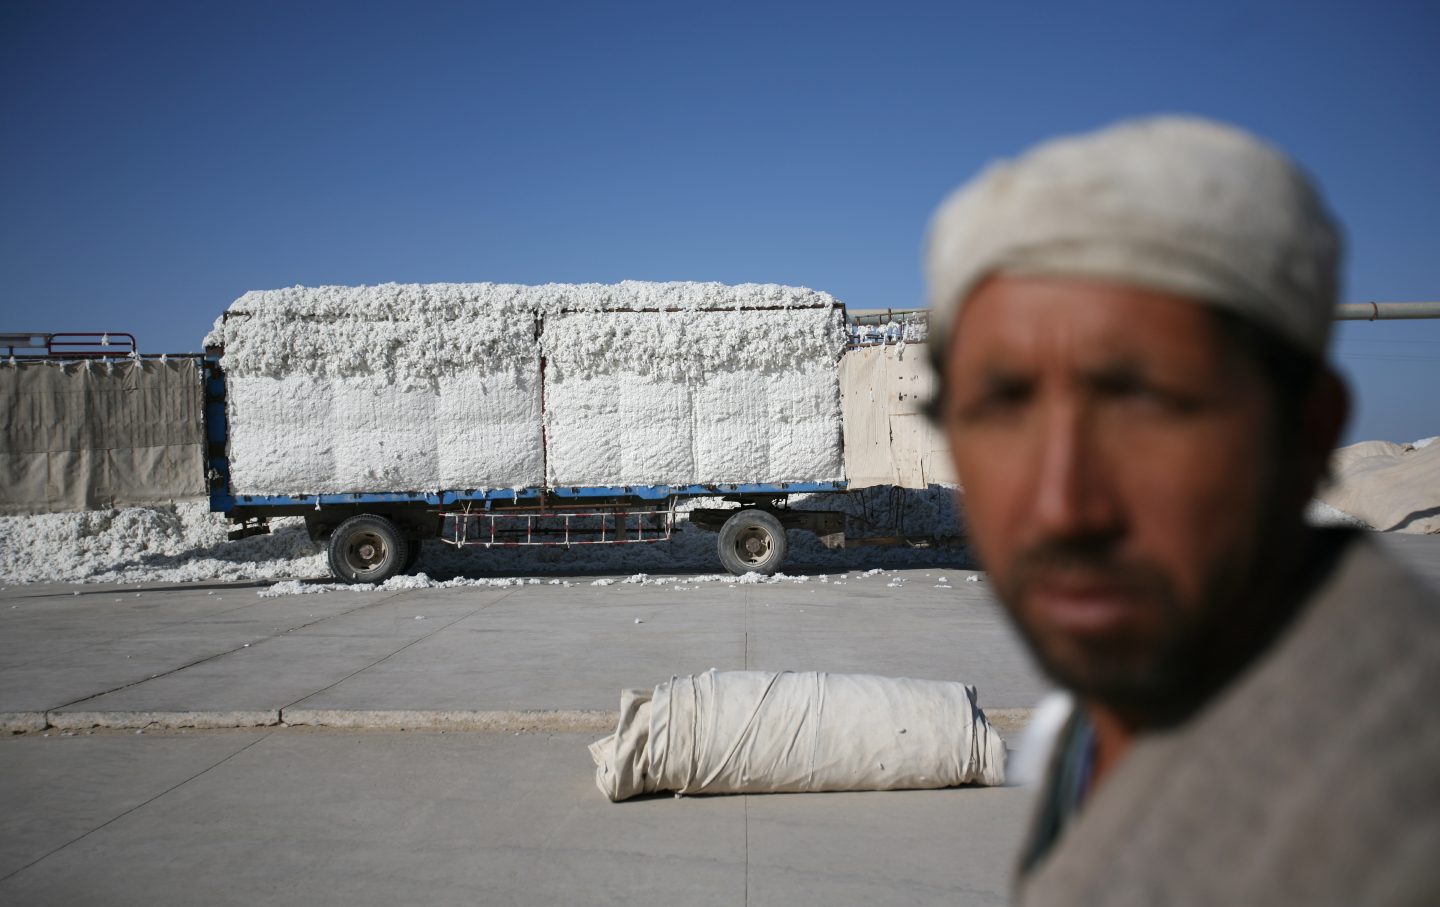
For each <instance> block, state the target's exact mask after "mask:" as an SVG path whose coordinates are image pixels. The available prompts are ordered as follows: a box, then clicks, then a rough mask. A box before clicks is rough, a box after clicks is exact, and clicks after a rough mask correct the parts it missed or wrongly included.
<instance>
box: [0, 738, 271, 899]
mask: <svg viewBox="0 0 1440 907" xmlns="http://www.w3.org/2000/svg"><path fill="white" fill-rule="evenodd" d="M271 733H272V732H270V731H266V732H265V733H264V734H262V735H261V736H260V737H259V738H258V739H256V740H252V741H250V742H249V743H247V744H245V745H244V746H242V747H240V748H239V749H238V750H236V751H235V752H233V753H231V754H229V755H228V756H226V757H225V758H223V759H221V760H220V761H219V762H216V763H214V764H212V765H207V766H206V767H204V768H202V769H201V770H200V771H198V772H196V773H195V774H193V775H191V776H190V777H188V778H186V779H185V780H184V781H179V782H176V783H175V784H172V785H171V786H170V787H167V788H165V789H164V790H162V791H161V792H160V793H158V794H156V795H155V796H153V797H151V798H149V799H148V800H146V801H144V802H143V803H137V804H135V805H134V806H132V807H130V808H129V809H127V810H125V811H124V812H123V813H121V814H120V815H118V816H113V817H112V818H109V819H106V820H105V821H104V822H101V823H100V824H99V825H97V826H95V827H94V828H92V829H90V830H89V831H87V832H85V833H84V834H82V835H79V836H77V837H74V838H71V839H70V840H69V841H66V842H65V843H64V844H61V845H60V846H59V847H57V848H55V849H54V850H52V851H50V852H48V853H46V854H44V855H43V856H39V857H36V858H35V859H33V860H31V861H30V862H29V863H26V864H25V865H24V866H21V867H20V868H19V869H16V870H15V871H13V872H11V873H9V874H8V875H5V876H0V882H8V881H9V880H10V879H13V878H14V877H15V876H17V875H19V874H20V873H22V872H24V871H25V870H27V869H29V868H30V867H31V866H34V865H36V864H37V863H43V862H44V861H46V860H48V859H50V858H51V857H53V856H55V854H57V853H59V852H60V851H62V850H64V849H65V848H67V847H69V846H70V845H72V844H77V843H79V842H80V841H83V840H85V839H86V838H88V837H90V836H91V835H93V834H95V832H97V831H100V830H101V829H104V828H107V827H109V826H110V825H112V824H114V823H116V822H119V821H120V820H121V819H123V818H125V817H126V816H128V815H130V814H131V813H133V812H135V811H136V810H137V809H143V808H144V807H146V806H149V805H150V804H151V803H154V802H155V801H156V800H159V799H160V798H161V797H163V796H165V795H166V794H169V793H170V792H172V791H174V790H177V789H178V788H181V787H184V786H185V785H187V784H189V783H190V782H191V781H194V780H195V779H196V778H198V777H200V776H201V775H203V774H205V773H206V772H208V771H210V770H211V769H213V768H219V767H220V766H222V765H224V764H225V763H227V762H229V761H230V760H231V759H234V758H235V757H236V756H238V755H240V754H241V753H243V752H245V751H246V750H248V749H249V748H250V747H252V746H254V745H255V744H257V743H259V742H260V741H261V740H264V739H265V738H266V737H269V736H270V734H271Z"/></svg>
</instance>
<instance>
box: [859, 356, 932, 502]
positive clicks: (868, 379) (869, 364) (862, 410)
mask: <svg viewBox="0 0 1440 907" xmlns="http://www.w3.org/2000/svg"><path fill="white" fill-rule="evenodd" d="M934 390H935V373H934V370H933V369H931V368H930V363H929V362H928V361H927V360H926V358H925V347H924V346H923V345H922V344H906V343H897V344H890V345H881V346H870V347H861V348H860V349H855V350H851V351H849V352H847V353H846V354H845V355H844V357H843V358H841V360H840V393H841V400H842V403H843V406H844V413H845V415H844V426H845V477H846V479H847V480H848V481H849V483H850V488H852V489H859V488H869V487H871V486H874V485H895V486H898V487H900V488H927V487H929V486H930V485H935V484H953V483H954V482H955V481H956V479H955V470H954V468H953V467H952V466H951V464H950V454H949V448H948V447H947V446H946V444H945V438H944V436H942V435H941V434H940V432H939V431H938V430H936V428H935V427H934V426H933V425H931V424H930V420H929V419H927V418H926V417H925V414H924V406H925V402H926V401H927V400H929V399H930V395H931V394H932V393H934Z"/></svg>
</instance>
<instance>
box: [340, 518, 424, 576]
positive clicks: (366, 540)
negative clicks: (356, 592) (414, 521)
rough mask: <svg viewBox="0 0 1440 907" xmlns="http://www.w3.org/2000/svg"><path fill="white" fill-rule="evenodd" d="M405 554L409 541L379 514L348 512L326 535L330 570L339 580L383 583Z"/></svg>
mask: <svg viewBox="0 0 1440 907" xmlns="http://www.w3.org/2000/svg"><path fill="white" fill-rule="evenodd" d="M409 556H410V543H409V542H407V541H406V540H405V536H404V535H402V534H401V532H400V529H399V528H398V527H397V526H396V525H395V524H394V523H392V522H390V521H389V520H387V519H385V518H384V517H383V516H375V515H374V514H369V513H364V514H361V515H360V516H352V517H351V518H350V519H348V520H346V521H345V522H343V523H341V524H340V525H339V526H337V527H335V531H334V532H333V533H332V534H331V535H330V572H331V573H332V574H334V575H335V578H336V579H338V580H340V581H341V582H342V583H383V582H385V581H386V580H387V579H389V578H390V577H392V576H394V575H395V574H397V573H399V572H400V570H401V568H402V567H403V566H404V564H405V559H406V558H408V557H409Z"/></svg>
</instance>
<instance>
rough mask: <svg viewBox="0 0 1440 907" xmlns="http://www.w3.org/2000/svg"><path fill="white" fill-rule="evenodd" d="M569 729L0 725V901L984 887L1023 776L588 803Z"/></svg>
mask: <svg viewBox="0 0 1440 907" xmlns="http://www.w3.org/2000/svg"><path fill="white" fill-rule="evenodd" d="M590 739H591V738H590V736H589V735H583V734H559V735H535V734H521V735H518V736H517V735H509V734H483V733H459V734H457V733H445V734H442V733H439V732H433V731H432V732H407V733H401V732H394V731H368V732H338V731H304V730H296V729H245V730H234V731H191V732H189V733H188V734H181V733H180V732H169V733H165V734H160V735H152V734H150V733H146V734H143V735H138V736H136V735H135V734H134V732H133V731H132V732H109V733H105V732H101V733H97V734H95V735H94V736H83V735H80V736H75V737H69V738H62V737H59V736H51V737H49V738H45V737H41V736H39V735H27V736H24V737H17V738H14V739H10V740H6V741H3V743H0V799H3V802H4V803H6V804H7V809H5V810H4V811H3V812H0V902H3V903H13V904H31V905H47V904H56V905H61V904H63V905H72V907H73V905H89V904H105V905H128V904H135V905H153V904H216V905H226V904H305V905H327V904H337V905H339V904H345V905H353V904H436V905H443V904H467V905H473V904H506V905H511V904H624V905H627V907H633V905H640V904H728V905H742V904H748V905H752V907H753V905H763V904H775V905H780V904H784V905H796V907H799V905H809V904H814V905H836V904H921V903H927V904H928V903H936V904H938V903H946V904H977V905H983V904H1000V903H1004V901H1005V892H1006V886H1007V884H1008V883H1007V881H1006V880H1007V877H1008V870H1009V865H1010V860H1011V855H1012V854H1013V852H1014V849H1015V847H1016V844H1017V839H1018V836H1019V834H1020V833H1021V830H1022V829H1021V826H1022V824H1023V815H1024V814H1025V812H1026V803H1025V800H1026V797H1027V792H1026V791H1024V790H1021V789H1016V788H1002V789H982V788H972V789H959V790H947V791H907V792H888V793H859V794H809V795H790V796H785V795H773V796H765V797H699V798H686V799H675V798H671V797H655V798H650V799H645V800H639V801H631V802H627V803H621V804H611V803H609V802H607V801H606V800H605V799H604V798H603V797H602V796H601V795H600V793H599V791H597V790H596V789H595V787H594V785H593V782H592V780H591V774H590V765H589V760H588V757H587V755H586V752H585V744H586V743H587V742H588V741H589V740H590Z"/></svg>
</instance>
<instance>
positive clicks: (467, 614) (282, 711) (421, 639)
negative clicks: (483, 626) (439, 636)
mask: <svg viewBox="0 0 1440 907" xmlns="http://www.w3.org/2000/svg"><path fill="white" fill-rule="evenodd" d="M400 594H401V593H399V592H397V593H395V595H400ZM514 594H515V590H513V589H512V590H510V591H509V592H506V593H505V594H504V595H502V596H500V597H499V598H497V599H495V600H494V601H489V602H485V603H484V604H482V605H480V606H479V607H477V608H475V609H474V610H472V611H467V612H465V613H464V614H462V615H460V616H459V617H457V618H455V619H454V620H452V621H450V622H449V623H448V624H445V625H444V626H440V627H436V628H435V629H434V630H431V631H430V632H429V633H426V634H425V635H424V636H418V637H416V638H415V639H412V640H410V641H409V642H407V643H406V644H405V645H403V646H401V647H400V648H398V649H396V650H395V651H393V652H390V653H387V654H386V655H384V656H382V657H380V658H377V659H376V660H375V661H372V662H370V663H369V664H368V665H365V666H364V667H363V668H357V669H356V670H354V671H351V672H350V673H349V674H346V675H345V676H344V677H341V678H340V679H339V680H337V681H335V682H334V683H332V684H328V685H326V686H323V687H321V688H320V689H318V690H316V691H315V692H313V693H308V694H306V695H304V696H301V697H300V698H299V699H297V700H295V701H294V702H292V703H290V704H289V705H283V706H281V707H280V722H281V723H282V724H283V723H284V722H285V712H286V711H288V710H289V709H293V708H295V707H296V706H297V705H299V704H300V703H302V702H304V701H305V700H307V699H311V698H313V697H315V696H319V695H320V694H321V693H324V692H325V691H326V690H333V689H334V688H335V687H338V686H339V685H340V684H342V683H344V682H345V681H347V680H349V679H350V678H352V677H354V676H355V675H357V674H361V673H364V672H365V671H368V670H370V669H371V668H373V667H375V666H376V665H378V664H382V663H384V662H386V661H388V660H390V659H391V658H394V657H395V656H396V655H399V654H400V653H401V652H404V651H405V650H406V649H408V648H410V647H411V646H413V645H415V644H416V643H420V642H424V641H425V640H427V639H429V638H430V637H432V636H434V635H435V634H436V633H439V632H441V631H443V630H448V629H450V628H451V627H453V626H455V625H456V624H458V623H460V621H462V620H466V619H468V618H471V617H474V616H475V615H476V614H479V613H480V612H481V611H484V610H485V609H486V608H488V607H490V606H491V605H498V604H499V603H500V602H503V601H504V600H505V599H507V598H509V597H510V596H512V595H514ZM391 597H392V598H393V597H394V596H391ZM386 601H389V599H386Z"/></svg>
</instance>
